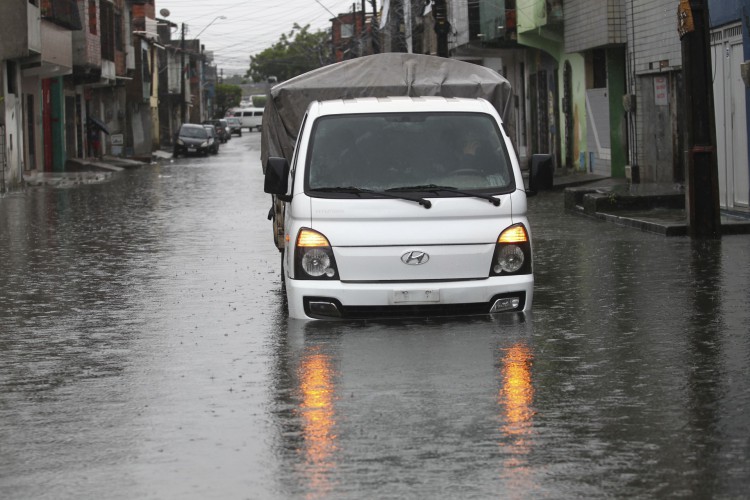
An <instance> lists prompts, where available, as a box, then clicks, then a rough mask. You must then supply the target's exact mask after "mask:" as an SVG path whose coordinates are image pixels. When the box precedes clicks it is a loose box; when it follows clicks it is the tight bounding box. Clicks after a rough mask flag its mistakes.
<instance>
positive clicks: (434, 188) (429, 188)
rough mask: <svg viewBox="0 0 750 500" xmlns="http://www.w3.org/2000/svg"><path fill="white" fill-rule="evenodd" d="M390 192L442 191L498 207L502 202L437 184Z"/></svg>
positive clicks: (485, 195) (399, 188)
mask: <svg viewBox="0 0 750 500" xmlns="http://www.w3.org/2000/svg"><path fill="white" fill-rule="evenodd" d="M386 191H388V192H398V191H432V192H435V193H439V192H440V191H448V192H450V193H456V194H462V195H464V196H473V197H474V198H480V199H482V200H487V201H489V202H490V203H492V204H493V205H495V206H496V207H499V206H500V200H498V199H497V198H495V197H494V196H492V195H489V194H482V193H472V192H471V191H463V190H461V189H456V188H454V187H451V186H438V185H437V184H422V185H420V186H404V187H398V188H391V189H387V190H386Z"/></svg>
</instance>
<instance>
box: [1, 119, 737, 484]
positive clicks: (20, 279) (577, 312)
mask: <svg viewBox="0 0 750 500" xmlns="http://www.w3.org/2000/svg"><path fill="white" fill-rule="evenodd" d="M258 157H259V134H257V133H253V134H243V136H242V138H234V139H232V140H231V141H230V142H229V143H228V144H226V145H224V146H222V150H221V152H220V153H219V155H218V156H212V157H208V158H180V159H178V160H175V161H174V162H171V163H170V162H169V161H164V162H162V163H161V164H157V165H144V166H143V167H142V168H138V169H135V170H124V171H121V172H116V173H113V174H112V175H111V177H110V178H108V179H107V181H106V182H101V183H93V184H86V183H84V184H81V185H74V186H69V185H64V186H56V185H40V186H37V187H33V188H30V189H29V190H27V191H26V193H23V194H14V195H9V196H6V197H4V198H2V199H0V294H1V295H0V498H14V499H16V498H22V499H23V498H56V499H57V498H201V499H202V498H237V499H244V498H252V499H255V498H261V499H265V498H399V499H400V498H496V497H498V496H500V497H509V498H535V497H546V498H581V497H584V498H600V497H616V498H631V497H645V498H662V497H685V498H745V497H746V492H747V490H748V486H750V467H749V466H748V463H750V419H748V418H747V412H748V409H749V408H750V382H749V381H750V335H748V332H749V330H748V325H750V312H748V310H747V309H748V308H747V304H748V303H749V302H750V292H748V290H750V262H749V261H750V251H749V250H750V236H748V235H730V236H725V237H724V238H722V239H721V240H720V241H707V242H694V241H691V240H690V239H688V238H684V237H675V238H665V237H664V236H661V235H657V234H651V233H646V232H641V231H636V230H633V229H631V228H625V227H621V226H618V225H615V224H610V223H606V222H603V221H600V220H598V219H593V218H587V217H580V216H577V215H575V214H570V213H566V212H565V211H564V210H562V207H563V204H564V194H563V193H562V192H559V191H558V192H541V193H540V194H539V195H538V196H536V197H534V198H531V199H530V200H529V205H530V219H531V222H532V231H533V238H534V252H535V275H536V287H535V303H534V310H533V313H532V314H530V315H528V316H526V317H520V316H515V315H510V316H507V315H506V316H498V317H495V318H489V317H479V318H456V319H451V320H440V321H437V320H411V321H401V322H367V323H304V322H297V321H290V320H288V319H287V318H286V312H285V309H284V304H283V297H282V295H281V293H280V283H279V277H278V274H279V269H278V264H279V263H278V260H279V256H278V253H277V252H276V250H275V248H274V246H273V243H272V239H271V227H270V223H269V222H268V221H267V220H266V214H267V212H268V208H269V200H268V198H267V197H266V196H265V195H264V194H263V193H262V176H261V169H260V165H259V160H258Z"/></svg>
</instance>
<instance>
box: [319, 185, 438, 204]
mask: <svg viewBox="0 0 750 500" xmlns="http://www.w3.org/2000/svg"><path fill="white" fill-rule="evenodd" d="M312 191H318V192H322V193H351V194H356V195H359V194H363V193H365V194H374V195H376V196H377V195H380V196H385V197H387V198H396V199H398V200H408V201H413V202H415V203H419V204H420V205H422V206H423V207H425V208H430V207H431V206H432V202H431V201H430V200H425V199H424V198H421V197H419V196H406V195H403V194H397V193H392V192H387V191H374V190H372V189H364V188H358V187H354V186H346V187H339V186H335V187H334V186H331V187H320V188H312ZM389 191H390V190H389Z"/></svg>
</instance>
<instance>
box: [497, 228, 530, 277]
mask: <svg viewBox="0 0 750 500" xmlns="http://www.w3.org/2000/svg"><path fill="white" fill-rule="evenodd" d="M531 273H532V269H531V241H530V239H529V233H528V232H527V231H526V228H525V227H524V225H523V224H513V225H512V226H509V227H507V228H505V229H504V230H503V232H502V233H500V236H499V237H498V238H497V243H496V245H495V254H494V255H493V256H492V264H491V265H490V271H489V274H490V276H500V275H506V274H531Z"/></svg>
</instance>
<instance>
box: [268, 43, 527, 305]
mask: <svg viewBox="0 0 750 500" xmlns="http://www.w3.org/2000/svg"><path fill="white" fill-rule="evenodd" d="M370 57H376V56H370ZM423 58H429V56H415V55H412V54H406V55H389V56H386V59H384V60H382V62H381V57H376V58H375V59H371V60H369V61H363V62H362V63H360V64H362V66H360V65H358V64H357V63H351V64H350V65H349V66H343V67H340V68H338V69H337V68H335V67H334V68H332V69H329V70H328V71H330V72H331V73H330V74H329V75H328V76H330V81H331V82H333V83H334V84H336V83H335V82H341V81H348V80H347V78H342V73H343V76H345V75H346V72H347V70H348V71H351V73H352V74H356V75H362V72H363V71H366V70H367V69H368V68H369V69H370V70H372V71H373V72H374V73H375V74H376V75H377V76H374V77H373V78H375V79H379V80H375V81H374V82H373V81H368V82H367V85H368V88H367V89H365V90H364V91H363V92H366V93H367V94H365V95H371V94H372V92H373V88H375V89H377V87H383V92H394V89H397V88H398V87H394V86H393V85H391V83H390V81H388V80H387V79H386V81H383V74H385V71H386V69H385V68H399V67H401V66H402V65H403V64H404V61H406V62H407V63H412V62H413V63H414V65H412V67H409V68H408V71H409V74H410V75H411V77H412V78H415V77H414V75H415V74H416V75H419V74H420V73H419V72H420V71H428V72H427V73H426V74H425V75H424V76H423V77H421V78H422V79H423V80H424V82H426V84H425V87H424V89H425V90H424V92H429V91H432V90H431V89H434V82H435V81H449V82H451V81H452V84H453V87H451V88H450V89H448V88H446V89H444V90H443V92H444V93H448V90H451V91H452V92H453V93H455V92H456V90H455V89H456V88H457V89H459V90H461V89H462V88H464V87H461V85H463V83H464V82H467V81H468V82H469V84H470V85H469V86H466V87H465V90H463V92H464V93H465V94H466V95H468V96H469V97H443V96H439V95H438V96H436V95H421V96H410V95H401V96H393V95H391V96H387V95H386V96H374V97H355V98H346V99H334V100H313V101H312V102H310V103H309V104H308V105H307V108H306V112H304V113H303V112H299V113H296V112H295V113H292V111H294V110H292V109H290V108H289V106H288V105H286V106H285V104H287V101H283V99H284V96H283V94H284V89H283V88H278V89H277V88H274V90H272V97H274V98H276V101H274V102H276V103H277V104H278V109H279V110H281V111H280V112H279V113H278V114H275V113H274V112H273V111H274V109H275V108H274V103H273V102H272V103H271V104H270V106H271V107H270V109H271V112H269V115H268V116H267V117H266V118H267V120H269V124H268V126H267V128H266V129H264V131H263V137H264V138H265V139H266V142H265V143H264V142H263V141H262V149H263V150H264V151H265V152H266V154H267V155H268V156H267V158H266V161H265V165H264V166H265V186H264V189H265V191H266V192H267V193H271V194H273V195H274V207H273V209H272V211H271V213H270V214H269V217H270V218H272V219H273V220H274V227H275V231H274V238H275V241H276V244H277V246H278V247H279V250H280V251H281V253H282V266H281V269H282V271H281V274H282V280H283V284H284V285H285V288H286V295H287V303H288V308H289V316H290V317H292V318H297V319H306V320H309V319H364V318H383V317H408V316H422V317H424V316H445V315H472V314H495V313H503V312H516V313H518V312H525V311H529V310H530V309H531V305H532V300H533V288H534V276H533V268H532V245H531V229H530V226H529V221H528V219H527V217H526V197H527V192H526V190H525V189H524V183H523V178H522V176H521V169H520V167H519V164H518V160H517V158H516V154H515V152H514V150H513V146H512V144H511V141H510V138H509V137H508V135H507V134H506V133H505V131H504V129H503V123H502V119H501V117H500V114H499V112H498V108H501V109H502V106H500V105H496V104H493V103H490V102H489V101H488V100H486V99H485V98H481V97H473V96H474V95H475V93H476V92H477V89H482V90H481V92H487V91H488V89H490V88H492V87H493V86H494V89H493V90H491V91H489V92H490V94H489V95H490V96H492V95H494V96H496V97H497V96H500V95H502V99H498V102H501V101H503V100H504V99H505V98H507V95H506V91H507V92H509V89H507V87H505V85H507V81H505V80H504V79H503V78H502V77H501V76H500V75H497V74H496V73H495V74H494V75H492V74H486V75H484V73H482V71H483V70H482V69H481V68H480V69H477V67H476V66H474V65H470V64H468V63H462V62H460V61H456V64H455V65H454V63H451V62H444V61H445V60H442V59H441V60H438V61H434V59H438V58H429V59H427V60H424V59H423ZM360 59H367V58H360ZM342 64H343V63H342ZM379 64H382V66H383V68H384V69H383V71H382V72H380V71H378V66H379ZM334 66H335V65H334ZM441 72H448V73H447V74H444V73H441ZM311 75H313V76H312V77H311V78H313V81H304V80H299V81H297V82H294V85H299V86H301V87H300V89H299V92H300V93H301V92H304V91H305V89H308V88H315V89H320V88H323V87H324V86H323V85H321V84H320V81H317V80H315V78H317V77H319V76H320V73H316V74H311ZM482 76H484V77H485V78H486V80H487V81H486V82H485V83H486V85H485V86H484V87H481V86H478V85H476V82H482V81H483V80H482ZM418 78H420V77H419V76H418V77H416V78H415V81H416V82H417V84H416V85H414V84H412V85H410V87H409V90H408V91H409V92H411V93H414V92H417V91H420V92H422V90H421V88H420V87H419V84H421V81H422V80H419V79H418ZM392 79H393V80H396V81H398V80H399V79H401V80H403V77H401V76H400V75H394V76H393V77H392ZM503 82H504V83H503ZM494 84H498V85H494ZM499 84H502V85H503V87H502V89H505V90H502V89H501V87H500V86H499ZM281 85H284V84H281ZM415 89H416V90H415ZM499 89H501V90H502V93H500V92H499ZM331 90H332V91H333V92H335V90H336V89H335V88H331ZM286 91H287V92H288V93H289V94H290V95H289V101H288V102H293V97H297V92H298V90H295V87H293V86H289V87H287V88H286ZM347 91H349V89H347ZM292 94H293V95H292ZM322 95H326V94H322ZM484 95H486V94H484ZM283 111H286V112H289V114H288V115H284V114H283ZM285 118H286V119H287V124H288V123H292V120H298V121H297V123H299V132H298V134H297V136H296V143H295V144H294V147H293V150H292V151H293V152H292V153H291V155H288V154H286V153H284V151H285V150H286V149H287V144H286V141H287V140H288V139H291V137H285V136H286V134H283V135H282V136H278V135H274V134H273V132H272V130H290V128H289V127H287V128H284V127H282V126H280V125H279V124H280V123H283V120H284V119H285ZM277 120H278V121H279V123H277ZM274 141H276V144H274ZM264 144H265V145H264ZM276 151H279V152H281V153H284V154H283V155H279V154H273V153H274V152H276Z"/></svg>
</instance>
